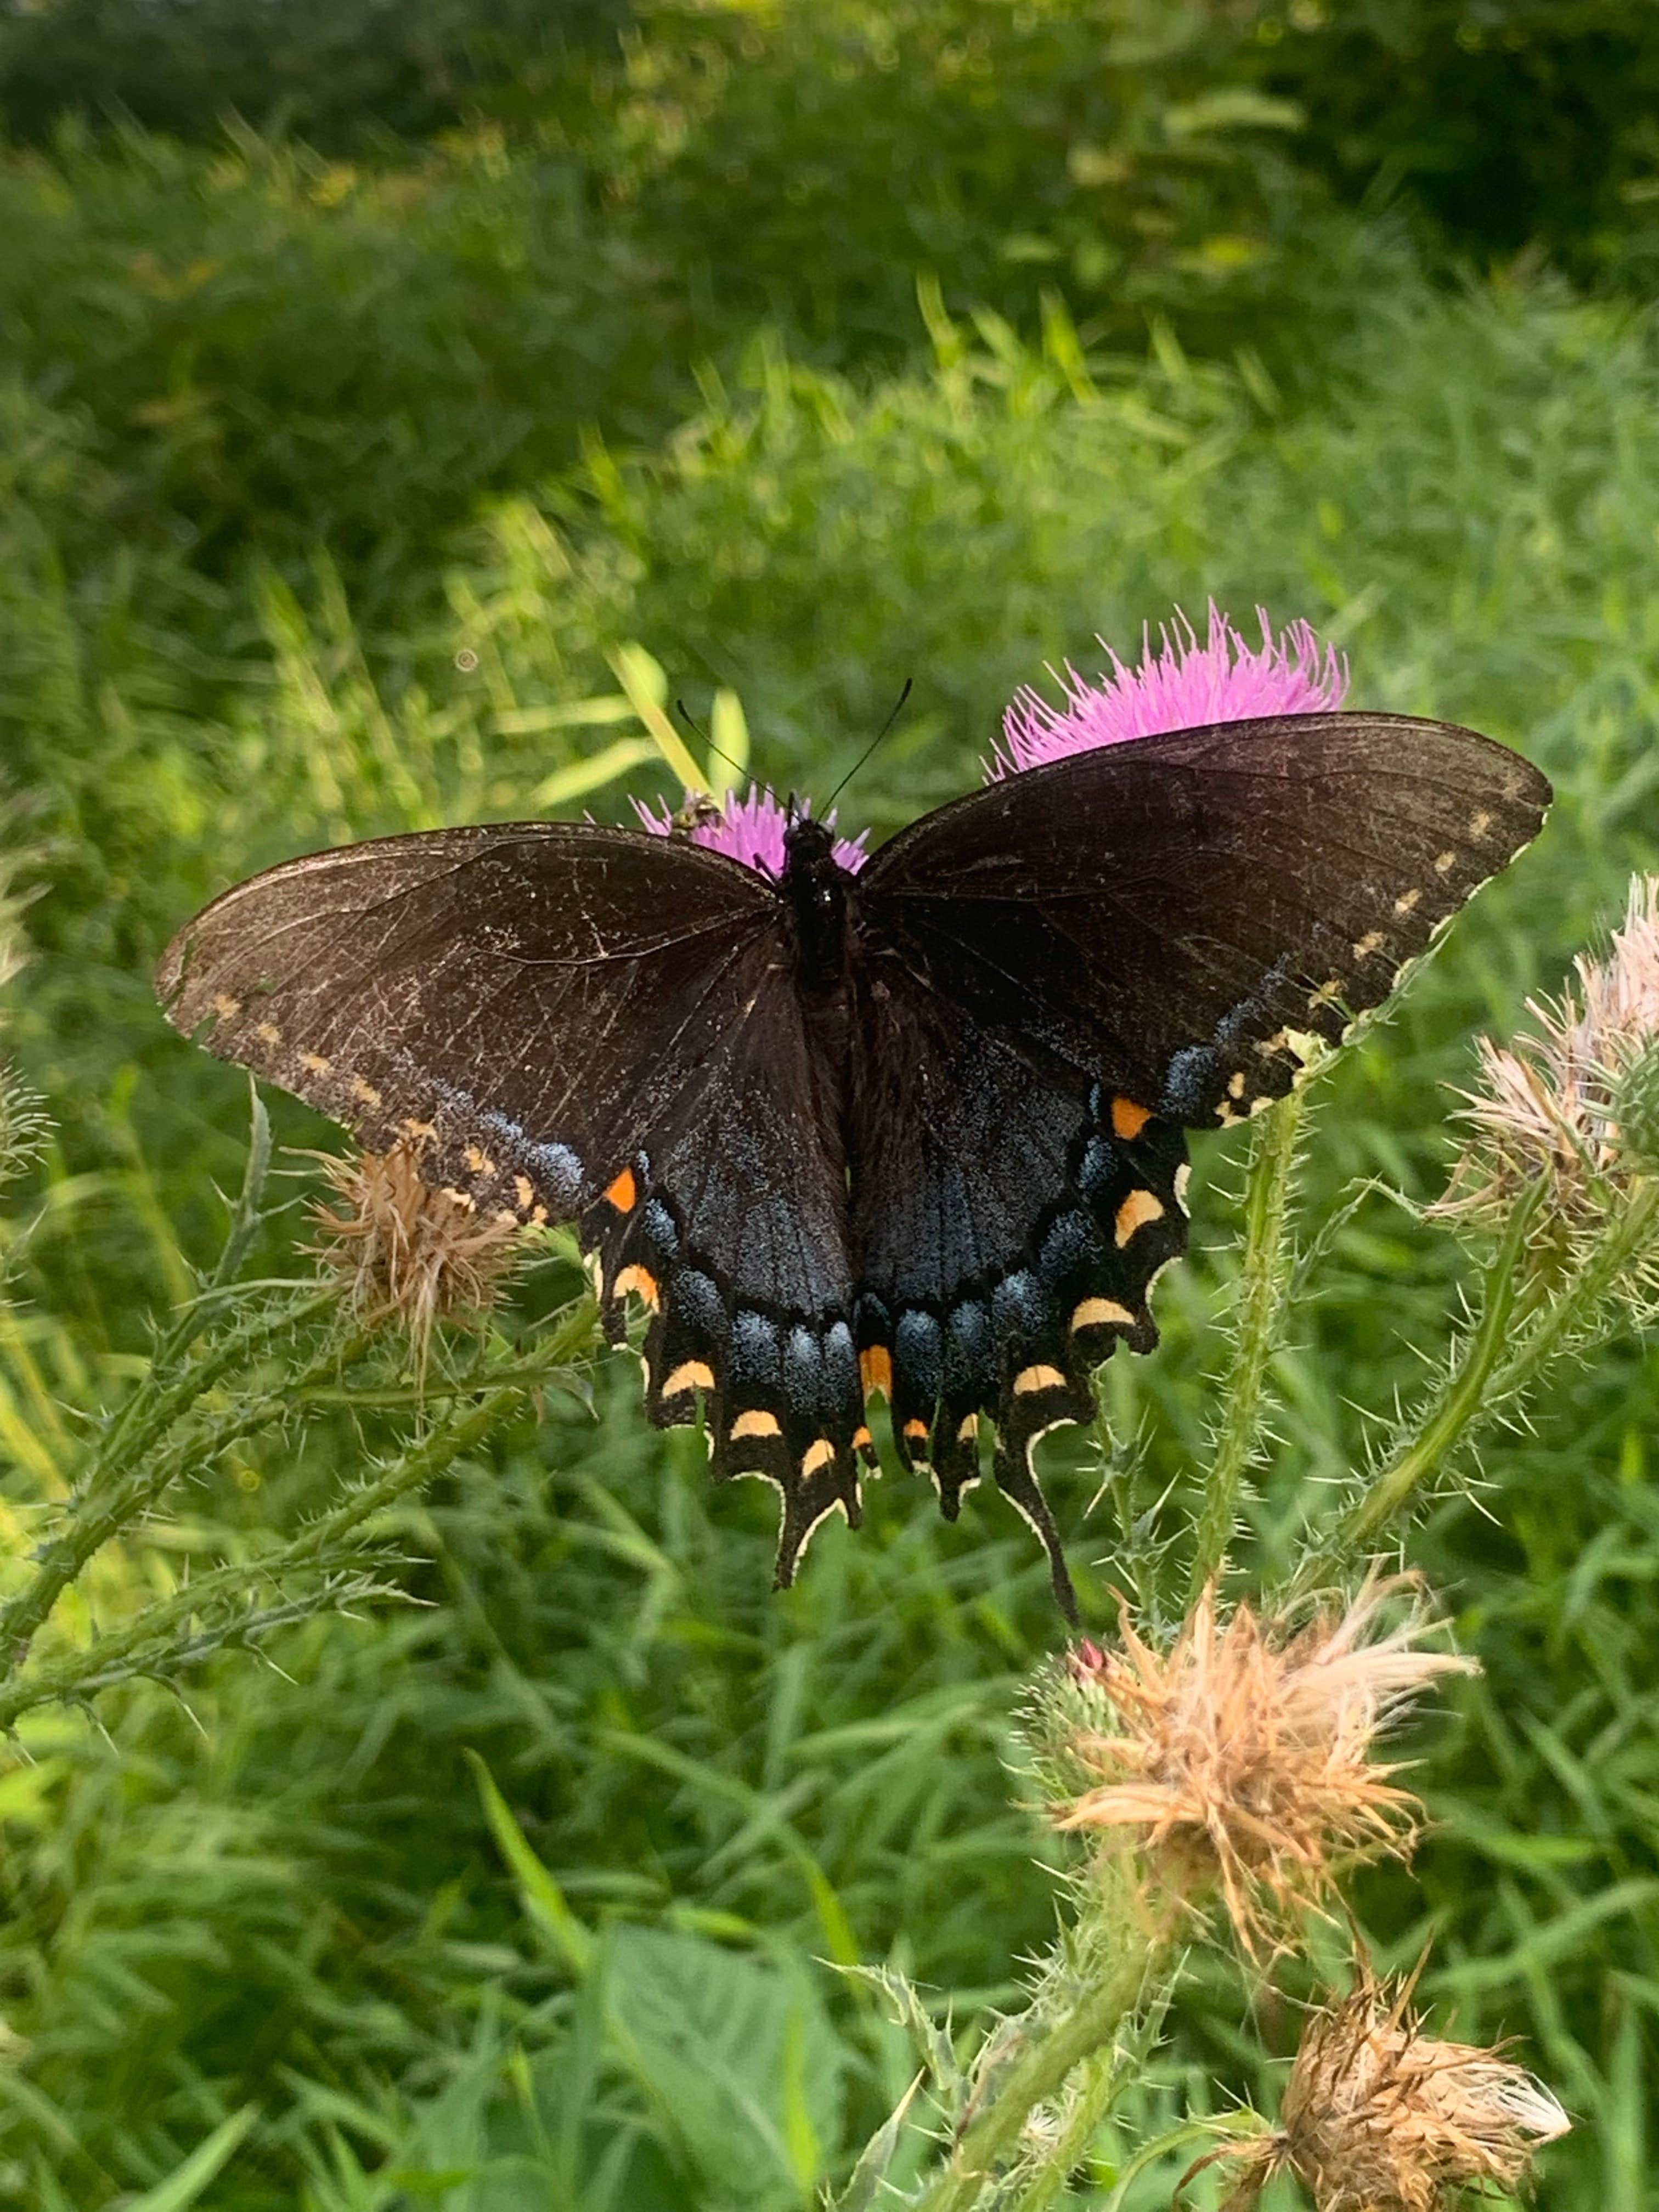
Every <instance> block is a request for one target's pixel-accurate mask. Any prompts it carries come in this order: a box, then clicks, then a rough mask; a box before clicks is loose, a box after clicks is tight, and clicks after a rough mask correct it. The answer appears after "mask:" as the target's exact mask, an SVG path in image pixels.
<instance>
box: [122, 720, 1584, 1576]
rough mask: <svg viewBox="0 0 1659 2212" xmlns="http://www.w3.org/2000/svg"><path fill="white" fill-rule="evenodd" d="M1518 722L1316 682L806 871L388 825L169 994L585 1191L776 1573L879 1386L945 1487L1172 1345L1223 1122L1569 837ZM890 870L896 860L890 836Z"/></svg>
mask: <svg viewBox="0 0 1659 2212" xmlns="http://www.w3.org/2000/svg"><path fill="white" fill-rule="evenodd" d="M1549 795H1550V793H1549V787H1548V785H1547V783H1546V781H1545V780H1544V778H1543V777H1542V776H1541V775H1539V774H1538V772H1537V771H1536V770H1535V769H1533V768H1532V767H1530V766H1529V765H1528V763H1526V762H1525V761H1524V760H1522V758H1521V757H1519V756H1518V755H1516V754H1515V753H1512V752H1510V751H1508V750H1505V749H1504V747H1502V746H1500V745H1498V744H1493V743H1492V742H1491V741H1490V740H1489V739H1487V738H1482V737H1479V736H1476V735H1475V734H1474V732H1470V731H1468V730H1464V729H1458V728H1455V727H1453V726H1449V725H1447V724H1444V723H1438V722H1428V721H1419V720H1410V719H1407V718H1406V717H1403V716H1396V715H1387V714H1284V715H1278V716H1273V717H1269V718H1267V719H1261V720H1249V721H1235V722H1229V723H1225V724H1218V725H1216V726H1211V727H1207V728H1202V729H1188V730H1178V731H1173V732H1164V733H1163V734H1156V735H1152V736H1146V737H1140V738H1136V739H1135V740H1134V741H1133V742H1132V743H1127V744H1108V745H1104V746H1102V747H1100V748H1098V749H1097V750H1085V751H1079V752H1075V753H1073V754H1071V755H1070V756H1069V757H1060V758H1058V759H1054V760H1052V761H1050V762H1048V763H1046V764H1042V765H1037V766H1034V767H1030V768H1029V769H1025V770H1024V772H1023V773H1019V774H1015V775H1004V776H1003V777H1002V778H1001V779H1000V781H994V782H992V783H990V784H989V785H988V786H987V787H986V788H985V789H982V790H980V791H976V792H975V793H972V794H971V795H969V796H968V797H966V798H963V799H957V800H956V801H955V802H954V803H952V804H951V805H946V806H943V807H940V808H939V810H938V811H936V812H934V813H932V814H928V815H926V816H924V817H922V818H921V820H920V821H917V822H915V823H912V824H911V825H910V827H909V828H908V829H905V830H903V831H902V832H901V833H900V834H899V835H898V836H896V837H895V838H893V839H892V841H891V842H890V843H888V844H887V845H885V846H884V847H883V848H881V849H880V850H879V851H878V852H877V853H876V854H873V856H872V858H871V859H870V860H869V861H868V863H867V865H865V866H862V867H861V868H858V869H857V870H854V868H852V867H849V866H844V865H842V861H843V860H844V859H846V858H847V857H848V856H847V854H846V852H845V848H842V858H839V859H838V858H837V855H836V848H835V845H834V841H833V838H832V836H831V833H830V831H829V829H828V828H826V827H825V826H824V825H823V824H822V823H818V822H816V821H814V820H812V819H811V818H809V817H806V816H805V815H804V814H800V815H792V817H791V819H790V821H789V824H788V827H787V835H786V836H785V838H784V842H783V851H782V865H781V868H780V869H779V870H778V871H777V872H776V873H775V874H774V875H769V874H767V873H764V872H759V871H758V870H757V869H756V868H754V867H751V866H744V865H740V864H739V862H738V860H735V859H732V858H730V857H727V856H726V854H722V853H720V852H715V851H710V850H708V849H706V848H705V847H703V846H702V845H699V844H698V843H696V842H692V841H691V840H690V838H689V837H687V836H647V835H646V834H645V833H644V832H643V831H642V830H637V829H611V828H605V827H601V826H599V825H597V824H594V823H563V822H531V823H513V824H507V825H501V826H493V827H486V828H477V829H441V830H433V831H423V832H420V833H417V834H416V835H414V836H400V837H387V838H380V839H377V840H375V841H374V842H371V843H368V844H362V845H356V846H349V847H346V848H343V850H340V851H337V852H330V853H321V854H314V855H313V856H312V857H311V858H309V859H305V860H293V861H290V862H289V863H288V864H287V865H286V866H281V867H276V868H272V869H270V871H269V872H266V873H265V874H264V875H260V876H258V877H255V878H253V879H252V881H251V882H249V883H245V884H240V885H239V886H238V887H237V888H236V889H235V890H229V891H227V892H226V893H225V894H224V896H222V897H221V898H219V899H217V900H216V901H215V902H214V903H213V904H212V905H210V906H209V907H208V908H205V909H204V912H203V913H201V914H200V915H197V917H196V919H195V920H194V921H191V922H190V923H189V924H188V925H187V926H186V927H185V928H184V929H183V930H182V931H180V933H179V935H178V937H177V938H176V939H174V941H173V944H172V945H171V946H169V948H168V950H167V954H166V956H165V957H164V958H163V960H162V962H161V969H160V973H159V975H158V979H157V981H158V988H159V991H160V993H161V998H162V1000H163V1003H164V1005H165V1006H166V1008H167V1015H168V1018H169V1019H170V1020H171V1021H172V1022H173V1024H174V1025H175V1026H176V1027H177V1028H179V1029H180V1030H185V1031H186V1032H194V1031H196V1030H198V1029H199V1030H202V1032H203V1041H204V1042H205V1043H206V1044H207V1046H208V1047H209V1048H210V1050H211V1051H213V1052H215V1053H217V1054H220V1055H221V1056H222V1058H224V1059H227V1060H236V1061H239V1062H240V1063H241V1064H243V1065H244V1066H247V1067H250V1068H252V1069H253V1070H254V1071H255V1072H256V1073H258V1074H260V1075H264V1076H268V1077H270V1079H273V1080H274V1081H276V1082H277V1083H280V1084H282V1085H284V1086H285V1087H286V1088H287V1089H288V1090H289V1091H295V1092H297V1093H298V1095H299V1096H300V1097H301V1098H304V1099H306V1100H307V1101H309V1102H310V1103H311V1104H313V1106H317V1107H319V1108H321V1109H323V1110H324V1111H325V1112H326V1113H329V1114H331V1115H334V1116H335V1117H336V1118H337V1119H338V1120H339V1121H343V1122H344V1123H346V1124H347V1125H348V1126H349V1127H350V1128H351V1129H352V1130H353V1132H354V1133H356V1137H357V1138H358V1139H359V1140H360V1141H361V1142H362V1144H363V1145H365V1146H368V1147H369V1148H370V1149H372V1150H380V1149H384V1148H385V1147H386V1146H390V1145H391V1144H392V1143H393V1142H394V1141H396V1140H397V1139H399V1138H402V1139H406V1140H408V1139H412V1140H415V1141H416V1142H417V1143H418V1144H419V1145H420V1146H421V1147H422V1173H423V1175H425V1176H427V1177H428V1178H429V1179H430V1181H431V1182H433V1183H435V1185H437V1186H439V1187H441V1188H448V1189H450V1190H451V1191H453V1192H454V1193H456V1194H459V1195H460V1197H461V1198H462V1200H464V1202H465V1204H467V1205H468V1206H476V1207H478V1208H481V1209H489V1210H491V1211H500V1212H505V1213H507V1214H510V1215H511V1216H512V1217H513V1218H514V1219H516V1220H520V1221H524V1222H544V1221H566V1220H575V1221H577V1222H579V1223H580V1236H581V1241H582V1243H583V1245H584V1247H585V1249H586V1250H587V1251H588V1252H589V1253H590V1254H591V1255H592V1256H593V1258H594V1259H595V1260H596V1261H597V1266H598V1272H599V1283H600V1290H601V1298H602V1303H603V1305H604V1308H605V1313H606V1316H607V1321H608V1323H609V1326H610V1328H611V1334H612V1336H613V1338H617V1337H619V1336H620V1334H621V1331H622V1322H623V1310H624V1304H625V1300H626V1299H627V1297H629V1295H632V1296H634V1297H637V1298H638V1299H640V1300H641V1301H642V1302H643V1304H644V1305H645V1306H646V1307H647V1308H648V1309H649V1311H650V1316H651V1318H650V1322H649V1328H648V1330H647V1335H646V1340H645V1359H646V1378H647V1379H646V1389H647V1405H648V1407H649V1411H650V1416H651V1419H653V1421H654V1422H656V1423H658V1424H659V1425H673V1424H678V1423H683V1422H687V1421H690V1420H692V1419H695V1418H696V1413H697V1412H698V1409H699V1407H701V1408H702V1415H703V1418H704V1419H705V1421H706V1423H707V1425H708V1436H709V1439H710V1444H711V1449H712V1455H713V1465H714V1474H715V1476H716V1477H717V1478H720V1479H723V1478H725V1477H727V1476H731V1475H737V1474H759V1475H763V1476H766V1477H768V1478H769V1479H770V1480H773V1481H774V1482H775V1483H776V1484H777V1485H778V1486H779V1488H780V1489H781V1492H782V1497H783V1516H782V1539H781V1549H780V1553H779V1558H778V1581H779V1583H787V1582H788V1581H789V1580H790V1579H791V1577H792V1576H793V1572H794V1569H795V1566H796V1564H797V1561H798V1560H799V1556H800V1553H801V1551H802V1548H803V1547H804V1546H805V1543H806V1541H807V1539H808V1537H809V1536H810V1535H811V1532H812V1530H813V1528H815V1527H816V1526H817V1523H818V1522H819V1521H820V1520H821V1519H822V1518H823V1516H824V1515H825V1514H826V1513H829V1512H830V1511H831V1510H835V1509H836V1508H837V1507H839V1508H840V1509H841V1510H843V1511H844V1512H845V1513H846V1515H847V1516H848V1520H849V1521H852V1522H854V1523H856V1522H857V1520H858V1517H859V1471H860V1463H862V1464H863V1465H865V1466H866V1467H873V1466H874V1465H875V1464H876V1455H875V1449H874V1446H873V1444H872V1438H871V1431H870V1426H869V1422H868V1417H867V1414H866V1401H867V1400H868V1399H869V1398H870V1397H871V1396H872V1395H874V1394H877V1393H879V1394H881V1395H884V1397H885V1398H886V1400H887V1401H888V1403H889V1406H890V1413H891V1421H892V1428H893V1435H894V1440H895V1443H896V1449H897V1452H898V1455H899V1456H900V1458H901V1460H902V1462H903V1463H904V1464H905V1465H906V1466H907V1467H909V1468H922V1469H924V1470H927V1471H928V1472H931V1474H932V1475H933V1480H934V1481H935V1483H936V1485H937V1486H938V1491H939V1501H940V1504H941V1505H942V1507H943V1510H944V1511H945V1514H946V1515H947V1516H950V1517H951V1518H954V1517H955V1516H956V1514H957V1508H958V1504H959V1501H960V1498H961V1496H962V1493H963V1490H964V1489H966V1488H967V1487H968V1486H969V1484H971V1483H972V1482H974V1481H975V1480H978V1478H979V1475H980V1473H981V1441H982V1438H981V1430H982V1426H983V1425H984V1424H985V1423H986V1422H987V1418H988V1420H989V1422H990V1423H991V1424H992V1425H994V1429H995V1451H994V1474H995V1480H996V1481H997V1482H998V1484H999V1485H1000V1487H1001V1489H1002V1491H1003V1492H1004V1493H1005V1494H1006V1496H1007V1497H1008V1498H1010V1499H1011V1500H1012V1502H1013V1504H1015V1505H1016V1506H1018V1509H1019V1510H1020V1511H1021V1512H1022V1513H1023V1514H1024V1516H1025V1517H1026V1519H1027V1520H1028V1521H1029V1522H1030V1523H1031V1525H1032V1527H1033V1528H1035V1529H1036V1532H1037V1534H1038V1535H1039V1536H1040V1537H1041V1538H1042V1541H1043V1543H1044V1544H1045V1545H1046V1547H1048V1555H1049V1558H1050V1560H1051V1562H1052V1565H1053V1570H1054V1585H1055V1589H1056V1592H1057V1594H1058V1595H1059V1597H1060V1602H1061V1603H1062V1605H1064V1606H1065V1607H1066V1608H1067V1610H1068V1611H1070V1610H1072V1601H1071V1590H1070V1584H1069V1582H1068V1579H1067V1577H1066V1568H1065V1564H1064V1561H1063V1559H1062V1556H1061V1550H1060V1537H1059V1534H1058V1532H1057V1530H1056V1528H1055V1526H1054V1519H1053V1517H1052V1516H1051V1514H1050V1512H1049V1510H1048V1504H1047V1503H1046V1502H1045V1500H1044V1498H1043V1496H1042V1492H1041V1490H1040V1489H1039V1487H1038V1486H1037V1481H1036V1475H1035V1474H1034V1472H1033V1468H1032V1464H1031V1455H1032V1448H1033V1446H1034V1445H1035V1444H1036V1441H1037V1439H1038V1438H1039V1437H1042V1435H1043V1434H1044V1432H1045V1431H1047V1430H1048V1429H1050V1428H1052V1427H1054V1425H1056V1424H1058V1423H1060V1422H1067V1421H1079V1420H1083V1419H1088V1418H1089V1417H1090V1416H1091V1413H1092V1401H1091V1390H1090V1381H1089V1378H1090V1374H1091V1370H1092V1369H1093V1368H1094V1367H1095V1366H1096V1365H1097V1364H1098V1363H1099V1362H1100V1361H1101V1360H1103V1359H1104V1358H1106V1357H1107V1355H1108V1354H1109V1352H1112V1351H1113V1350H1114V1349H1115V1346H1117V1345H1118V1344H1119V1343H1120V1342H1122V1343H1126V1344H1127V1345H1128V1346H1129V1347H1130V1349H1131V1350H1132V1351H1135V1352H1146V1351H1149V1350H1150V1349H1151V1348H1152V1346H1153V1344H1154V1343H1155V1342H1156V1341H1157V1331H1156V1329H1155V1328H1154V1327H1153V1323H1152V1315H1151V1312H1150V1310H1149V1309H1148V1304H1147V1294H1148V1291H1149V1290H1150V1287H1151V1285H1152V1279H1153V1277H1154V1275H1155V1274H1156V1273H1158V1270H1159V1269H1160V1268H1161V1267H1163V1266H1164V1264H1165V1263H1166V1262H1167V1261H1170V1260H1171V1259H1173V1258H1174V1257H1175V1256H1176V1254H1178V1253H1179V1252H1180V1251H1181V1250H1182V1247H1183V1245H1184V1243H1185V1239H1186V1216H1185V1212H1184V1210H1183V1206H1182V1193H1183V1186H1184V1184H1185V1182H1186V1176H1187V1168H1186V1137H1185V1132H1186V1131H1187V1130H1188V1129H1213V1128H1215V1127H1219V1126H1223V1125H1225V1124H1226V1123H1229V1122H1231V1121H1237V1120H1238V1119H1239V1118H1240V1117H1242V1116H1243V1115H1248V1114H1249V1112H1250V1111H1251V1109H1253V1108H1254V1107H1255V1106H1256V1105H1258V1104H1259V1103H1261V1102H1263V1101H1267V1100H1271V1099H1273V1098H1275V1097H1279V1095H1280V1094H1282V1093H1283V1092H1284V1091H1287V1090H1288V1089H1289V1088H1290V1086H1291V1084H1292V1083H1293V1082H1294V1081H1295V1080H1296V1079H1297V1074H1298V1073H1299V1072H1300V1071H1301V1069H1302V1066H1303V1065H1304V1061H1305V1060H1308V1058H1309V1057H1310V1054H1312V1053H1313V1052H1314V1050H1315V1046H1314V1042H1313V1041H1314V1040H1322V1041H1324V1042H1337V1041H1338V1040H1340V1037H1341V1036H1342V1035H1343V1033H1344V1030H1345V1029H1346V1026H1347V1024H1349V1023H1350V1022H1351V1021H1352V1019H1353V1018H1354V1016H1355V1015H1356V1014H1358V1013H1359V1012H1363V1011H1364V1010H1365V1009H1366V1008H1368V1007H1374V1006H1377V1005H1378V1004H1379V1003H1380V1002H1381V1001H1382V1000H1383V999H1384V998H1385V997H1386V996H1387V995H1388V994H1389V990H1390V989H1391V988H1392V987H1393V985H1394V983H1395V980H1396V978H1397V977H1398V975H1399V974H1400V971H1401V968H1402V967H1403V966H1404V965H1405V964H1406V963H1407V962H1409V961H1411V960H1412V959H1413V958H1414V957H1417V956H1418V955H1419V954H1421V953H1422V952H1423V951H1425V948H1426V947H1427V946H1428V945H1429V942H1430V940H1431V938H1432V937H1433V936H1434V934H1435V933H1436V932H1437V929H1438V928H1439V927H1441V925H1442V924H1443V923H1444V922H1445V921H1447V920H1448V918H1449V916H1450V915H1453V914H1454V913H1455V911H1456V910H1457V908H1459V907H1461V906H1462V903H1463V902H1464V901H1465V900H1466V899H1467V898H1468V896H1469V895H1470V893H1471V892H1472V891H1473V890H1474V889H1475V888H1476V886H1477V885H1478V884H1480V883H1481V882H1482V881H1483V880H1484V879H1485V878H1486V877H1488V876H1490V875H1492V873H1493V872H1495V871H1496V870H1497V869H1498V868H1499V867H1501V866H1504V864H1505V863H1506V862H1507V861H1509V860H1510V859H1511V858H1512V857H1513V856H1514V854H1516V852H1517V851H1518V850H1519V849H1520V848H1521V847H1522V846H1523V845H1524V844H1526V843H1527V842H1528V841H1529V840H1530V839H1531V837H1532V836H1534V833H1535V832H1536V830H1537V829H1538V827H1539V824H1540V823H1541V819H1542V816H1543V811H1544V808H1545V806H1546V805H1547V801H1548V799H1549ZM857 857H860V856H854V858H857Z"/></svg>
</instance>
